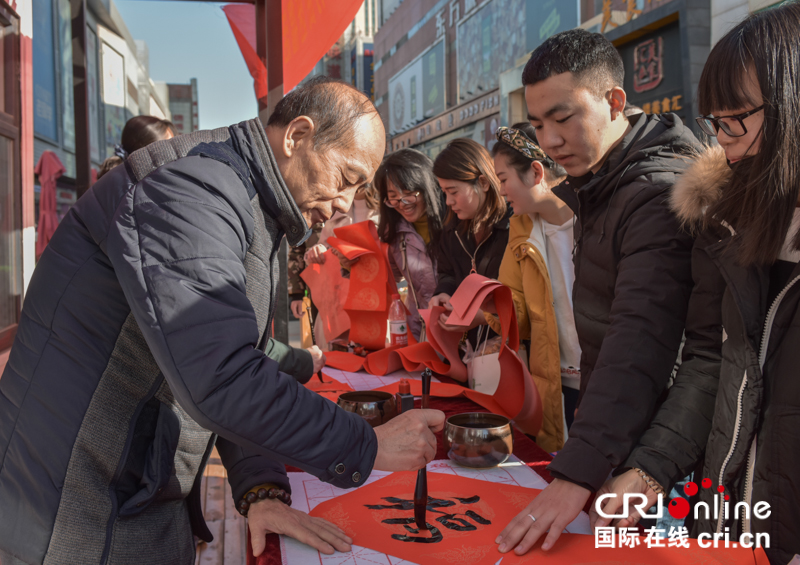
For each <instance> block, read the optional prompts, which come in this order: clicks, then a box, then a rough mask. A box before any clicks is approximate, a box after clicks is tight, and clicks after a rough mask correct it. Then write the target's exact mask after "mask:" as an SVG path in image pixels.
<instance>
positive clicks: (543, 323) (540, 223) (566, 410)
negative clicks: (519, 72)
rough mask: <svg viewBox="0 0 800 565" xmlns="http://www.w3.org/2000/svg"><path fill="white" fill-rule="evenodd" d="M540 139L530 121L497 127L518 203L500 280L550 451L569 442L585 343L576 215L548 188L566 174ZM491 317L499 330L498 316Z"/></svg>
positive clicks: (507, 185)
mask: <svg viewBox="0 0 800 565" xmlns="http://www.w3.org/2000/svg"><path fill="white" fill-rule="evenodd" d="M535 140H536V133H535V130H534V129H533V128H532V127H531V125H530V124H527V123H521V124H515V125H514V127H511V128H505V127H503V128H500V129H499V130H498V131H497V144H496V145H495V146H494V148H493V150H492V153H493V156H494V166H495V172H496V173H497V176H498V178H499V179H500V193H501V194H502V195H503V196H505V198H506V200H507V201H508V204H509V206H511V207H512V208H513V209H514V216H513V217H512V218H511V226H510V229H509V236H508V246H507V247H506V251H505V254H504V256H503V261H502V263H501V265H500V274H499V276H498V280H499V281H500V282H502V283H503V284H504V285H506V286H508V287H509V288H511V291H512V294H513V297H514V305H515V307H516V312H517V322H518V323H519V332H520V339H523V340H526V339H529V340H530V346H529V350H528V357H529V365H530V372H531V376H532V377H533V380H534V383H535V384H536V388H537V389H538V391H539V395H540V396H541V398H542V408H543V410H544V418H543V423H542V429H541V430H540V432H539V434H538V435H537V436H536V441H537V443H538V444H539V446H541V447H542V448H543V449H545V450H547V451H551V452H552V451H557V450H559V449H561V447H563V445H564V441H565V439H566V432H565V429H564V424H565V418H566V424H567V427H569V425H570V424H571V423H572V420H573V416H574V411H575V404H576V403H577V397H578V390H579V389H580V370H579V369H578V367H580V347H579V345H578V336H577V332H576V331H575V321H574V318H573V314H572V283H573V281H574V279H575V275H574V272H573V266H572V245H573V236H572V225H573V222H574V218H573V215H572V211H571V210H570V209H569V207H568V206H567V205H566V204H565V203H564V202H563V201H562V200H561V199H559V198H558V197H557V196H556V195H554V194H553V193H552V191H551V188H553V187H554V186H556V185H558V184H559V183H560V182H561V181H562V180H563V179H564V177H566V172H565V171H564V170H563V169H562V168H561V167H560V166H559V165H558V164H556V163H555V162H553V161H552V160H551V159H550V158H549V157H547V156H546V155H545V154H544V152H543V151H542V150H541V148H539V146H538V145H537V144H536V142H535ZM484 306H485V307H489V308H491V306H490V305H484ZM486 318H487V322H488V323H489V325H490V326H492V327H493V328H494V329H495V330H496V331H497V330H498V329H499V324H498V321H497V319H496V318H495V317H494V316H492V315H489V314H487V316H486ZM562 391H563V401H562Z"/></svg>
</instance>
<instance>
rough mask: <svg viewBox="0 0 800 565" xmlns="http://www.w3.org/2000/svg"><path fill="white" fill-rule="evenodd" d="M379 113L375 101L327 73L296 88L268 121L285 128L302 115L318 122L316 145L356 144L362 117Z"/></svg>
mask: <svg viewBox="0 0 800 565" xmlns="http://www.w3.org/2000/svg"><path fill="white" fill-rule="evenodd" d="M373 114H374V115H377V114H378V110H377V109H376V108H375V105H374V104H373V103H372V101H371V100H370V99H369V98H368V97H367V96H366V95H365V94H364V93H362V92H361V91H359V90H358V89H356V88H355V87H353V86H351V85H349V84H347V83H346V82H342V81H340V80H337V79H332V78H329V77H326V76H319V77H315V78H313V79H311V80H309V81H307V82H305V83H303V84H301V85H299V86H298V87H297V88H295V89H294V90H292V91H291V92H290V93H289V94H287V95H286V96H285V97H284V98H283V99H282V100H281V101H280V102H278V105H277V106H276V107H275V111H274V112H272V114H271V115H270V117H269V120H268V121H267V125H268V126H273V127H277V128H283V127H286V126H288V125H289V124H290V123H291V122H292V120H294V119H296V118H298V117H299V116H307V117H308V118H310V119H311V120H312V121H313V122H314V126H315V131H314V147H315V149H327V148H332V147H334V148H338V149H345V148H349V147H352V145H353V142H354V141H355V137H356V135H357V125H358V122H359V119H360V118H362V117H364V116H369V115H373Z"/></svg>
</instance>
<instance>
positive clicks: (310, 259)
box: [303, 243, 328, 265]
mask: <svg viewBox="0 0 800 565" xmlns="http://www.w3.org/2000/svg"><path fill="white" fill-rule="evenodd" d="M327 250H328V248H327V247H325V246H324V245H322V244H321V243H318V244H316V245H315V246H314V247H312V248H311V249H308V250H306V253H305V255H303V260H305V262H306V263H316V264H317V265H322V264H323V263H325V252H326V251H327Z"/></svg>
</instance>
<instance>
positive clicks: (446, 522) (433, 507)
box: [366, 496, 491, 543]
mask: <svg viewBox="0 0 800 565" xmlns="http://www.w3.org/2000/svg"><path fill="white" fill-rule="evenodd" d="M383 500H385V501H386V502H389V503H390V504H367V505H366V507H367V508H369V509H370V510H413V508H414V501H413V500H406V499H402V498H396V497H393V496H387V497H384V498H383ZM455 500H457V501H458V502H460V503H461V504H467V505H468V504H475V503H476V502H479V501H480V497H479V496H471V497H469V498H457V497H456V498H455ZM455 504H456V503H455V502H453V501H452V500H447V499H436V498H431V497H428V504H427V505H426V507H427V509H428V510H429V511H430V512H434V513H436V514H441V516H439V517H437V518H436V521H437V522H439V523H440V524H441V525H442V526H444V527H445V528H447V529H448V530H454V531H459V532H470V531H474V530H477V529H478V528H477V527H476V526H475V525H474V524H472V523H470V522H469V521H468V520H466V518H469V519H471V520H472V521H474V522H475V523H476V524H479V525H488V524H491V522H490V521H489V520H487V519H486V518H484V517H483V516H481V515H480V514H478V513H477V512H475V511H474V510H467V511H466V512H465V513H464V514H463V516H465V518H461V517H459V516H460V515H459V514H458V513H452V514H447V513H445V512H442V511H441V510H439V508H450V507H452V506H455ZM382 522H383V523H384V524H398V525H402V526H403V528H405V529H406V531H407V532H409V533H411V534H419V529H417V528H414V527H412V526H410V524H414V523H415V520H414V518H387V519H385V520H382ZM426 525H427V526H428V530H429V531H430V532H431V537H427V536H417V535H413V536H412V535H408V534H392V539H396V540H399V541H405V542H412V543H439V542H440V541H442V539H444V536H443V535H442V532H441V531H440V530H439V529H438V528H435V527H433V526H431V525H430V524H427V523H426Z"/></svg>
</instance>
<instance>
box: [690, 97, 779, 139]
mask: <svg viewBox="0 0 800 565" xmlns="http://www.w3.org/2000/svg"><path fill="white" fill-rule="evenodd" d="M763 109H764V104H762V105H761V106H759V107H758V108H754V109H752V110H750V111H749V112H745V113H744V114H737V115H735V116H719V117H718V118H715V117H713V116H700V117H698V118H695V120H697V125H699V126H700V129H701V130H703V133H705V134H706V135H710V136H712V137H716V136H717V132H718V131H719V130H722V131H724V132H725V134H727V135H729V136H730V137H742V136H743V135H744V134H746V133H747V128H746V127H745V125H744V119H745V118H747V117H749V116H752V115H753V114H755V113H756V112H758V111H760V110H763Z"/></svg>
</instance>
